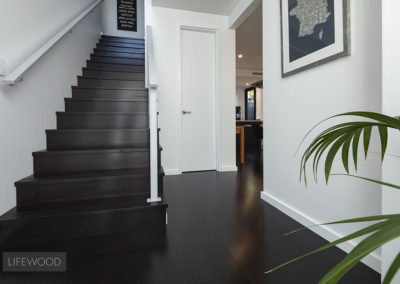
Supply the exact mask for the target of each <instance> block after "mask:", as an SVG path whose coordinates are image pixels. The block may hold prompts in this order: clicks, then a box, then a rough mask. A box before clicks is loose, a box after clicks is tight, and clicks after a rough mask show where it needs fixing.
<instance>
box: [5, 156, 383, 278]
mask: <svg viewBox="0 0 400 284" xmlns="http://www.w3.org/2000/svg"><path fill="white" fill-rule="evenodd" d="M255 157H256V156H254V155H251V154H250V155H248V156H247V163H246V165H245V166H244V167H241V168H240V170H239V172H238V173H215V172H200V173H188V174H184V175H182V176H168V177H166V178H165V184H164V187H165V194H166V199H167V202H168V203H169V209H168V220H169V224H168V227H167V232H166V233H165V235H164V236H161V237H162V239H163V240H164V242H163V245H161V246H160V247H158V248H155V249H152V250H148V249H140V248H138V249H137V250H136V251H132V252H128V251H124V248H123V246H124V242H123V241H122V240H121V238H113V237H108V238H106V239H104V240H102V241H103V243H102V244H101V245H100V244H98V246H99V247H98V250H99V252H101V251H102V249H103V248H109V247H117V248H119V249H120V250H122V251H124V252H121V253H117V254H113V255H106V256H92V257H91V256H87V257H85V258H78V259H76V260H73V259H69V261H68V273H63V274H38V273H37V274H32V273H28V274H6V273H3V274H0V283H29V284H33V283H74V284H78V283H85V284H89V283H113V284H114V283H115V284H117V283H118V284H119V283H137V284H150V283H151V284H164V283H165V284H169V283H171V284H192V283H193V284H194V283H196V284H214V283H215V284H217V283H221V284H225V283H226V284H235V283H271V284H275V283H276V284H289V283H296V284H303V283H304V284H309V283H317V282H318V280H319V279H320V278H321V276H323V275H324V273H326V272H327V271H328V270H329V268H330V267H332V266H333V265H334V264H336V263H337V262H338V261H340V259H342V258H343V257H344V256H345V254H344V253H343V252H342V251H341V250H339V249H337V248H333V249H331V250H329V251H327V252H324V253H321V254H319V255H316V256H312V257H309V258H307V259H305V260H303V261H300V262H298V263H295V264H293V265H291V266H288V267H286V268H284V269H282V270H279V271H277V272H274V273H273V274H270V275H264V274H263V272H264V271H265V270H268V269H270V268H272V267H274V266H276V265H278V264H280V263H282V262H284V261H286V260H288V259H291V258H293V257H296V256H298V255H300V254H302V253H305V252H308V251H310V250H312V249H315V248H318V247H319V246H322V245H324V244H325V241H324V240H323V239H321V238H320V237H318V236H317V235H315V234H314V233H312V232H311V231H304V232H301V233H299V234H297V235H294V236H291V237H283V236H282V235H283V234H284V233H286V232H288V231H291V230H292V229H294V228H297V227H299V224H298V223H296V222H295V221H294V220H292V219H290V218H289V217H287V216H286V215H284V214H282V213H281V212H279V211H278V210H276V209H275V208H273V207H272V206H270V205H268V204H266V203H264V202H263V201H261V200H260V190H261V189H262V183H263V181H262V162H261V161H260V160H258V159H257V158H255ZM94 241H95V240H92V241H89V242H88V241H86V243H85V244H89V243H94ZM139 241H141V242H143V241H145V242H146V240H139ZM80 242H81V241H74V242H72V245H76V246H82V247H86V245H82V244H81V243H80ZM70 245H71V244H70ZM340 283H352V284H358V283H362V284H368V283H380V275H379V274H377V273H376V272H374V271H373V270H371V269H369V268H368V267H366V266H364V265H358V266H357V267H356V268H355V269H353V270H352V271H351V273H350V274H349V275H348V276H346V277H345V278H344V279H343V280H342V282H340Z"/></svg>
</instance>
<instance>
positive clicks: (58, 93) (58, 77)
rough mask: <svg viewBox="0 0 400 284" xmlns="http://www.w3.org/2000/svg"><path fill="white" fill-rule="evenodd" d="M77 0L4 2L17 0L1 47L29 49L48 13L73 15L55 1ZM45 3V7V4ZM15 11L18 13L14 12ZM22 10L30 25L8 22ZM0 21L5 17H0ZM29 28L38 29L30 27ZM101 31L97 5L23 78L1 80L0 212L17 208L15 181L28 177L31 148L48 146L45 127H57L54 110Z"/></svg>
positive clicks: (61, 103) (60, 108)
mask: <svg viewBox="0 0 400 284" xmlns="http://www.w3.org/2000/svg"><path fill="white" fill-rule="evenodd" d="M79 1H81V0H79ZM79 1H54V0H47V1H35V3H31V1H7V2H12V3H13V4H15V6H12V9H11V8H10V7H9V8H10V9H11V10H8V12H7V13H5V15H9V16H10V17H6V18H8V20H9V22H7V26H8V27H13V28H12V30H13V31H14V32H15V33H16V35H12V36H9V35H7V34H5V33H4V30H3V29H4V28H5V26H4V25H2V24H0V29H1V30H0V38H1V39H2V44H1V45H0V49H1V50H5V49H4V48H5V47H4V45H3V43H6V44H7V48H9V47H12V46H14V47H15V50H14V51H15V54H17V51H20V50H19V48H20V47H19V45H24V44H25V45H26V47H30V43H31V41H32V37H34V36H38V37H42V38H45V36H44V34H43V33H42V31H43V30H46V29H47V27H48V25H49V24H47V25H45V26H42V25H43V21H44V18H47V17H48V16H49V17H50V19H52V20H55V19H53V18H52V16H53V15H52V14H53V12H54V13H56V12H58V13H60V16H61V15H62V18H63V19H64V18H65V19H67V18H68V19H70V20H72V18H73V17H72V18H70V16H66V15H64V14H62V13H61V11H64V12H65V13H68V14H69V12H70V10H68V9H65V7H64V8H63V6H62V5H61V6H59V7H58V6H57V5H58V4H60V3H61V2H65V3H64V4H65V6H68V7H70V6H69V5H71V6H73V7H75V6H74V4H73V3H75V4H76V3H78V2H79ZM23 2H26V3H24V4H23V8H22V9H17V8H19V7H21V5H22V3H23ZM28 2H29V3H28ZM45 2H47V4H49V6H46V5H44V3H45ZM53 2H54V3H53ZM85 2H87V3H89V2H90V3H91V2H92V1H81V3H82V5H80V6H81V9H76V11H75V10H74V13H72V14H75V12H77V14H79V12H82V11H83V10H84V9H85V8H86V7H87V5H86V4H85ZM57 3H58V4H57ZM53 4H54V5H53ZM2 5H3V3H2V4H0V6H1V9H3V6H2ZM46 7H50V9H52V10H46V9H47V8H46ZM58 8H60V10H61V11H60V10H59V9H58ZM42 9H43V10H42ZM53 9H54V10H53ZM63 9H64V10H63ZM16 10H18V13H16V12H15V11H16ZM13 11H14V12H13ZM25 11H27V14H29V18H28V20H27V21H29V23H28V22H27V23H24V24H23V27H16V26H14V25H13V24H9V23H12V22H13V21H14V17H15V15H16V14H19V15H21V14H20V13H21V12H22V13H25ZM50 11H51V13H50ZM2 12H3V10H2ZM28 12H29V13H28ZM21 19H23V17H16V18H15V21H17V20H18V21H19V20H21ZM47 19H49V18H47ZM3 20H5V19H1V20H0V21H3ZM54 23H57V21H55V22H54ZM31 27H36V28H35V29H33V30H31ZM52 27H54V26H52ZM26 29H27V30H26ZM100 32H101V11H100V6H99V7H98V8H97V9H96V10H95V11H94V12H93V13H91V14H89V15H88V16H87V17H86V18H85V19H84V20H82V21H81V22H80V23H79V24H78V25H77V26H76V27H75V28H74V29H73V32H72V33H70V34H67V35H66V36H65V37H64V38H63V39H61V40H60V41H59V42H58V43H57V44H56V45H55V46H54V47H53V48H52V49H51V50H50V51H49V52H48V53H46V54H45V55H44V56H43V57H42V58H41V59H40V60H39V61H38V62H37V63H35V64H34V65H33V66H32V67H31V68H30V70H29V71H28V72H26V73H25V74H24V76H23V78H24V81H23V82H21V83H18V84H17V85H15V86H5V85H1V84H0V131H1V133H2V134H1V142H0V145H1V147H0V157H1V158H0V214H2V213H4V212H6V211H7V210H9V209H10V208H12V207H14V206H15V200H16V198H15V188H14V182H16V181H18V180H20V179H22V178H25V177H27V176H29V175H32V173H33V166H32V165H33V161H32V152H34V151H39V150H43V149H45V148H46V135H45V129H55V128H56V115H55V112H56V111H63V110H64V100H63V98H64V97H70V96H71V85H76V83H77V81H76V76H77V75H79V74H81V68H82V67H83V66H85V64H86V62H85V61H86V59H88V58H89V55H90V52H91V50H92V49H93V48H94V47H95V44H96V42H97V40H98V38H99V35H100ZM3 40H4V41H3ZM25 41H26V43H25ZM0 54H1V55H2V56H3V55H6V57H5V58H6V59H8V58H9V56H11V55H10V54H11V53H0ZM17 57H18V56H17Z"/></svg>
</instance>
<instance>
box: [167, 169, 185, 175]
mask: <svg viewBox="0 0 400 284" xmlns="http://www.w3.org/2000/svg"><path fill="white" fill-rule="evenodd" d="M164 172H165V175H166V176H178V175H181V174H182V171H181V170H179V169H164Z"/></svg>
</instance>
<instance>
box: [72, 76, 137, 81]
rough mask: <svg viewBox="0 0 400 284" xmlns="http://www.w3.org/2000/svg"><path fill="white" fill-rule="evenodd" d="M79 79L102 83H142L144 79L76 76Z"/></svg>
mask: <svg viewBox="0 0 400 284" xmlns="http://www.w3.org/2000/svg"><path fill="white" fill-rule="evenodd" d="M78 78H79V79H90V80H104V81H106V80H107V81H138V82H143V81H144V79H132V80H128V79H119V78H99V77H87V76H78Z"/></svg>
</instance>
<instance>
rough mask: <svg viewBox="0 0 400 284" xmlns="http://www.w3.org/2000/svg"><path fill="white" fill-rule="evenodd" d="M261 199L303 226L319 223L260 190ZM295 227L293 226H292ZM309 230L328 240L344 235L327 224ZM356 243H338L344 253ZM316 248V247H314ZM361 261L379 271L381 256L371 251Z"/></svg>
mask: <svg viewBox="0 0 400 284" xmlns="http://www.w3.org/2000/svg"><path fill="white" fill-rule="evenodd" d="M261 199H262V200H264V201H265V202H267V203H268V204H270V205H272V206H274V207H275V208H277V209H278V210H279V211H281V212H283V213H285V214H286V215H288V216H289V217H291V218H293V219H294V220H296V221H297V222H299V223H301V224H302V225H303V226H313V225H318V224H319V223H318V222H317V221H315V220H314V219H313V218H311V217H309V216H307V215H305V214H303V213H302V212H300V211H298V210H297V209H295V208H293V207H291V206H289V205H288V204H286V203H285V202H283V201H281V200H279V199H277V198H275V197H274V196H272V195H270V194H268V193H267V192H264V191H263V192H261ZM294 229H295V228H294ZM310 230H311V231H313V232H314V233H316V234H317V235H319V236H321V237H323V238H324V239H326V240H327V241H329V242H332V241H335V240H337V239H339V238H342V237H344V236H342V235H340V234H338V233H337V232H335V231H334V230H332V229H331V228H330V227H327V226H318V227H313V228H310ZM355 245H356V243H355V242H353V241H349V242H345V243H343V244H341V245H338V246H337V247H339V248H340V249H342V250H343V251H345V252H346V253H349V252H350V251H351V250H352V249H353V248H354V247H355ZM316 249H317V248H316ZM362 262H363V263H364V264H366V265H368V266H369V267H371V268H372V269H374V270H375V271H377V272H379V273H380V272H381V257H380V256H379V255H377V254H376V253H372V254H370V255H368V256H367V257H365V258H364V259H363V260H362Z"/></svg>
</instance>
